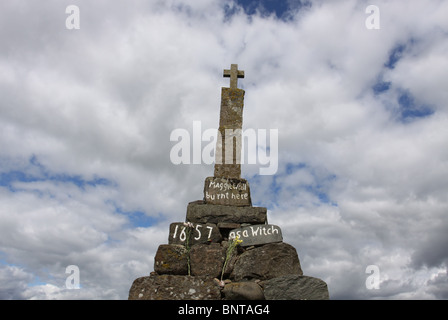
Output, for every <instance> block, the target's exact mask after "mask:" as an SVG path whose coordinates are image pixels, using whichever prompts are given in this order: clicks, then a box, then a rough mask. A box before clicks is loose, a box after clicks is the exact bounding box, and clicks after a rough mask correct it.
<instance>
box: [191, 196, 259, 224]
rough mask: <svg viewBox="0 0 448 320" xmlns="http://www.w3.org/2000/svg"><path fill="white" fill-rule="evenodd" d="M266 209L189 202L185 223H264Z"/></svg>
mask: <svg viewBox="0 0 448 320" xmlns="http://www.w3.org/2000/svg"><path fill="white" fill-rule="evenodd" d="M266 216H267V209H266V208H264V207H233V206H223V205H213V204H205V203H204V202H203V201H195V202H190V203H189V204H188V206H187V221H190V222H194V223H215V224H216V223H219V222H226V223H227V222H232V223H239V224H242V223H248V224H263V223H266Z"/></svg>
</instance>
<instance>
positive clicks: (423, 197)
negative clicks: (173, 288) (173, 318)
mask: <svg viewBox="0 0 448 320" xmlns="http://www.w3.org/2000/svg"><path fill="white" fill-rule="evenodd" d="M70 4H72V3H70ZM76 4H77V5H78V6H79V7H80V14H81V29H80V30H67V29H66V28H65V19H66V17H67V14H66V13H65V7H66V4H64V3H60V2H59V1H50V0H48V1H44V2H39V3H30V4H26V5H25V4H18V3H17V2H15V1H5V2H4V3H2V7H3V8H2V11H1V12H2V13H1V15H2V19H0V21H1V22H0V30H1V31H0V37H1V39H2V46H3V48H4V50H1V53H0V72H1V73H2V75H3V76H2V78H1V79H0V95H1V96H2V102H1V103H0V145H1V150H2V152H1V155H0V179H1V180H0V202H1V206H0V219H1V223H0V229H1V233H0V234H1V236H0V254H1V258H2V260H1V261H2V268H1V269H0V281H1V283H2V284H5V285H3V286H0V287H4V288H9V289H7V290H4V291H2V292H1V294H2V298H26V299H33V298H38V299H45V298H49V299H65V298H69V299H71V298H73V299H75V298H87V299H91V298H92V299H125V298H127V292H128V290H129V287H130V285H131V283H132V281H133V279H135V278H136V277H137V276H141V275H144V274H148V273H149V272H150V271H152V263H153V257H154V255H155V252H156V249H157V246H158V245H159V244H162V243H166V242H167V236H168V226H169V223H170V222H174V221H183V219H184V217H185V216H184V215H185V212H186V206H187V203H188V202H189V201H193V200H197V199H200V198H201V197H202V189H203V185H202V184H203V181H204V179H205V177H207V176H210V175H211V174H212V172H213V167H212V166H207V165H190V166H174V165H173V164H171V163H170V161H169V151H170V148H171V147H172V142H170V141H169V136H170V133H171V131H172V130H174V129H176V128H185V129H187V130H189V131H190V132H191V130H192V123H193V121H198V120H199V121H201V122H202V128H203V130H205V129H208V128H213V127H217V125H218V115H219V103H220V101H219V99H220V87H221V86H225V85H227V81H228V80H227V79H223V78H222V77H221V74H222V69H224V68H228V67H229V65H230V63H238V64H239V67H240V69H244V70H245V72H246V78H245V79H244V80H242V81H240V82H239V83H240V85H241V86H242V87H243V88H244V89H245V90H246V96H245V111H244V127H245V128H254V129H258V128H262V129H269V128H274V129H279V170H278V173H277V175H276V176H256V175H255V173H256V172H257V170H255V169H254V168H253V167H251V166H245V167H244V168H243V175H244V176H245V177H246V178H248V179H249V182H250V183H251V190H252V200H253V202H254V205H265V206H268V208H269V222H270V223H275V224H278V225H279V226H281V228H282V230H283V233H284V236H285V241H287V242H289V243H291V244H292V245H294V246H295V247H296V248H297V250H298V252H299V256H300V258H301V262H302V267H303V269H304V271H305V274H309V275H312V276H318V277H322V278H323V279H324V280H326V281H328V283H329V287H330V295H331V296H332V297H335V298H360V297H361V298H396V299H401V298H405V299H407V298H441V297H442V298H443V297H446V285H445V282H446V267H447V258H446V257H447V253H446V251H445V249H444V248H445V247H446V246H445V245H444V244H445V243H446V241H445V240H446V237H445V236H444V233H443V227H444V226H446V218H445V217H444V212H446V209H447V207H448V203H447V201H446V199H445V198H446V193H447V191H448V190H447V189H448V185H447V183H446V181H448V179H447V174H448V172H447V166H446V163H447V160H448V153H447V152H448V151H446V150H447V149H446V147H445V146H446V145H447V142H448V141H447V140H448V132H447V129H446V128H447V127H448V126H447V117H446V110H447V108H446V102H445V101H446V100H447V99H446V98H447V97H446V89H445V82H446V81H444V80H445V79H446V75H447V74H446V73H447V71H446V70H448V68H446V67H444V66H445V65H446V63H447V62H446V61H447V59H446V58H445V52H446V47H447V43H448V41H447V38H446V32H447V28H448V24H447V21H446V18H445V17H446V16H447V15H446V13H447V12H448V6H447V4H446V3H445V2H444V1H435V0H434V1H430V0H427V1H420V2H419V3H418V4H417V3H416V4H413V5H412V6H409V5H407V4H405V3H404V2H400V1H397V2H393V3H390V2H387V1H379V2H377V3H376V4H375V5H377V6H378V7H379V9H380V11H381V29H380V30H368V29H366V28H365V19H366V18H367V15H366V14H365V8H366V6H367V5H368V4H369V3H367V2H365V1H331V2H323V1H312V2H311V6H310V7H302V8H301V9H300V10H299V11H297V12H293V13H294V14H295V15H294V16H293V18H292V19H290V20H287V21H283V20H278V19H275V18H274V17H273V16H271V17H260V16H259V15H257V14H255V15H252V16H250V17H248V16H246V15H245V13H244V11H243V10H234V14H233V15H232V16H225V10H224V8H225V6H226V5H228V6H229V7H232V6H233V7H234V8H236V5H235V4H233V3H232V2H229V1H227V2H222V1H194V2H192V1H164V2H151V3H148V2H146V1H138V0H135V1H131V2H126V4H125V3H124V2H123V3H122V2H114V3H110V2H106V1H95V3H90V2H86V1H76ZM67 5H68V4H67ZM230 11H231V10H229V12H230ZM400 45H402V46H403V51H402V52H401V57H400V59H399V60H397V61H396V62H395V64H394V67H393V68H388V67H387V66H386V65H387V62H388V61H389V59H390V58H389V56H390V54H391V53H392V52H393V50H394V48H397V46H400ZM379 82H384V83H388V82H390V85H388V86H387V89H385V90H382V91H381V92H374V90H373V87H374V86H375V85H376V84H377V83H379ZM403 92H407V93H408V96H409V97H412V98H413V103H414V104H415V107H421V106H427V107H428V108H430V109H431V110H433V111H434V113H433V114H431V115H428V116H425V117H420V118H418V117H417V118H407V119H406V121H402V120H403V119H402V118H403V112H402V111H403V110H402V109H403V108H405V107H406V106H405V105H404V106H403V103H401V104H400V103H399V98H400V95H401V94H403ZM400 112H401V113H400ZM400 115H401V118H400ZM101 179H102V180H101ZM95 181H96V182H95ZM101 181H102V182H101ZM137 211H138V212H143V213H144V214H146V215H147V216H149V217H152V218H153V221H155V223H154V224H153V225H151V226H147V227H140V228H139V227H136V226H135V225H134V224H133V221H132V218H131V217H130V214H126V212H127V213H132V212H137ZM70 264H76V265H78V266H79V267H80V270H81V285H82V288H81V289H80V290H67V289H65V288H64V283H65V278H66V276H67V275H65V273H64V272H65V267H66V266H67V265H70ZM370 264H376V265H378V266H379V268H380V270H381V274H382V277H383V278H382V283H381V287H382V288H381V289H380V290H377V291H369V290H367V289H366V288H365V279H366V277H367V275H366V274H365V267H366V266H367V265H370ZM36 278H38V279H39V281H38V283H35V282H36ZM8 279H13V280H8Z"/></svg>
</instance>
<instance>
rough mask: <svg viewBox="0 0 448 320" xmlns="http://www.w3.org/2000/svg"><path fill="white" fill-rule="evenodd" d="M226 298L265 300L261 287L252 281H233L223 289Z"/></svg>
mask: <svg viewBox="0 0 448 320" xmlns="http://www.w3.org/2000/svg"><path fill="white" fill-rule="evenodd" d="M222 292H223V293H224V297H225V299H226V300H264V299H265V298H264V294H263V290H262V289H261V287H260V286H259V285H258V284H256V283H255V282H252V281H245V282H231V283H228V284H226V285H225V286H224V289H223V290H222Z"/></svg>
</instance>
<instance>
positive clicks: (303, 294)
mask: <svg viewBox="0 0 448 320" xmlns="http://www.w3.org/2000/svg"><path fill="white" fill-rule="evenodd" d="M260 285H261V286H262V287H263V288H264V296H265V297H266V300H329V299H330V295H329V293H328V287H327V284H326V283H325V282H324V281H323V280H321V279H318V278H314V277H308V276H302V275H286V276H282V277H278V278H273V279H270V280H266V281H263V282H260Z"/></svg>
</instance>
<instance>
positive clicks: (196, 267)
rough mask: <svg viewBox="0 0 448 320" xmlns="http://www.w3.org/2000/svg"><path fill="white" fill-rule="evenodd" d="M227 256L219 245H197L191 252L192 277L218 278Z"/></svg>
mask: <svg viewBox="0 0 448 320" xmlns="http://www.w3.org/2000/svg"><path fill="white" fill-rule="evenodd" d="M224 259H225V254H224V250H223V248H222V247H221V245H220V244H219V243H211V244H196V245H194V246H193V247H192V248H191V250H190V266H191V275H193V276H208V277H210V278H218V277H219V276H220V275H221V272H222V267H223V265H224Z"/></svg>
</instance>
